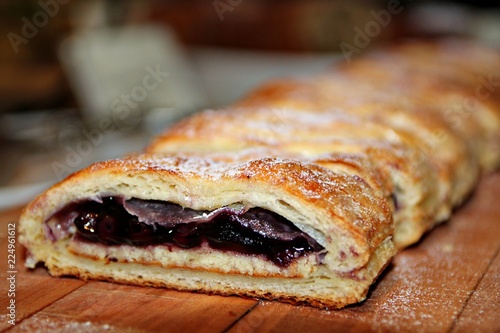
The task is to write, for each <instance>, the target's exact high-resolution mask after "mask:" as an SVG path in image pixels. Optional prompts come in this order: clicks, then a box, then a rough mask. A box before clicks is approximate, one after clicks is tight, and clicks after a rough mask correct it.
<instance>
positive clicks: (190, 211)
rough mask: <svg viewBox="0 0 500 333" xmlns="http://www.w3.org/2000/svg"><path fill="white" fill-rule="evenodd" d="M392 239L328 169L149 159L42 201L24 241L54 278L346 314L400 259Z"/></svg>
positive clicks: (380, 205)
mask: <svg viewBox="0 0 500 333" xmlns="http://www.w3.org/2000/svg"><path fill="white" fill-rule="evenodd" d="M232 159H233V160H232ZM332 184H338V186H332ZM360 203H362V205H360ZM40 221H43V223H40ZM393 228H394V227H393V223H392V218H391V215H390V210H389V209H388V204H387V201H386V199H385V198H384V197H383V196H381V195H380V194H379V193H378V194H377V192H376V191H375V190H373V189H372V188H371V187H370V186H369V185H368V184H367V183H366V182H365V181H364V180H363V179H360V178H359V177H354V176H348V175H346V174H341V173H335V172H333V171H331V170H329V169H325V168H323V167H321V166H319V165H317V164H310V163H307V162H299V161H296V160H286V159H280V158H271V157H266V158H258V159H254V160H249V161H234V158H231V157H229V155H228V156H226V157H225V158H222V155H220V154H219V155H218V159H210V158H199V157H189V156H186V157H180V156H168V155H166V156H159V155H148V154H143V155H138V156H133V157H129V158H126V159H120V160H112V161H106V162H100V163H96V164H94V165H92V166H90V167H88V168H87V169H84V170H82V171H80V172H78V173H76V174H74V175H73V176H71V177H69V178H68V179H66V180H65V181H63V182H61V183H59V184H57V185H56V186H54V187H53V188H51V189H49V190H48V191H47V192H46V193H44V194H43V195H41V196H39V197H38V198H37V199H36V200H35V201H33V202H32V203H31V204H30V205H29V206H28V207H27V208H26V209H25V211H24V212H23V215H22V217H21V234H22V235H21V242H22V243H23V244H24V245H25V246H26V247H28V248H29V249H30V252H31V257H32V259H31V260H30V263H31V265H34V264H35V263H36V262H44V263H45V265H46V266H47V267H48V269H49V271H50V273H51V274H53V275H55V276H61V275H75V276H78V277H80V278H83V279H102V280H110V281H116V282H123V283H130V284H137V285H148V286H149V285H151V286H163V287H168V288H175V289H180V290H196V291H202V292H207V293H219V294H244V295H249V296H255V297H261V298H266V299H280V300H285V299H286V300H289V301H291V302H299V303H308V304H313V305H316V306H322V307H332V308H338V307H342V306H345V305H347V304H351V303H353V302H357V301H360V300H362V299H363V298H364V296H365V294H366V292H367V289H368V287H369V286H370V285H371V284H372V283H373V281H374V279H376V277H377V276H378V274H379V273H380V271H381V270H382V269H383V268H384V267H385V265H386V264H387V262H388V261H389V260H390V258H391V257H392V256H393V255H394V254H395V247H394V244H393V242H392V240H391V234H392V232H393Z"/></svg>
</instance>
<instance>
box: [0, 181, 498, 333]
mask: <svg viewBox="0 0 500 333" xmlns="http://www.w3.org/2000/svg"><path fill="white" fill-rule="evenodd" d="M499 198H500V173H496V174H493V175H488V176H485V177H484V178H483V179H482V181H481V183H480V184H479V187H478V188H477V190H476V192H475V193H473V194H472V195H471V197H470V199H469V200H468V201H467V202H466V203H465V204H464V205H463V206H462V207H460V208H459V209H458V210H457V211H456V212H455V214H454V215H453V217H452V218H451V220H450V221H448V222H446V223H444V224H443V225H440V226H439V227H437V228H436V229H434V230H433V231H432V232H430V233H428V234H427V235H426V236H425V237H424V238H423V239H422V240H421V241H420V242H419V243H418V244H416V245H414V246H412V247H410V248H408V249H406V250H404V251H402V252H401V253H399V254H398V255H397V256H396V257H395V258H394V260H393V261H392V263H391V265H390V266H389V267H388V268H387V269H386V271H385V272H384V273H383V274H382V275H381V276H380V277H379V279H378V281H377V283H376V284H375V285H374V286H373V287H372V288H371V290H370V293H369V295H368V298H367V300H366V301H364V302H363V303H361V304H356V305H353V306H349V307H347V308H345V309H342V310H335V311H327V310H319V309H315V308H312V307H307V306H293V305H290V304H281V303H278V302H270V301H259V300H256V299H250V298H240V297H236V296H235V297H221V296H211V295H204V294H197V293H188V292H177V291H173V290H165V289H155V288H142V287H132V286H123V285H116V284H111V283H106V282H98V281H93V282H84V281H79V280H76V279H73V278H52V277H50V276H49V274H48V273H47V271H46V270H45V268H43V267H39V268H37V269H35V270H27V269H26V268H24V258H25V250H24V248H23V247H22V246H21V245H20V244H19V243H16V267H15V273H10V271H11V269H9V267H8V258H7V257H8V248H7V245H8V233H7V230H8V224H17V219H18V216H19V214H20V209H19V208H18V209H12V210H9V211H4V212H1V213H0V251H1V256H0V258H1V261H0V280H1V281H2V282H1V284H0V286H1V288H0V289H1V290H0V330H1V331H2V332H4V331H5V332H33V331H38V332H336V331H341V332H365V331H366V332H500V200H499ZM11 275H14V277H15V296H13V297H11V296H12V295H11V296H9V288H10V283H9V280H7V278H9V277H10V276H11ZM11 299H14V300H15V306H16V309H15V315H16V322H15V325H12V324H10V323H9V319H10V318H9V316H8V314H9V310H8V309H7V307H8V306H9V304H10V301H11Z"/></svg>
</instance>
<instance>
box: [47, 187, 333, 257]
mask: <svg viewBox="0 0 500 333" xmlns="http://www.w3.org/2000/svg"><path fill="white" fill-rule="evenodd" d="M55 218H56V220H57V221H58V222H57V223H58V224H57V226H58V228H61V226H65V227H64V228H69V227H70V225H71V223H74V225H75V226H76V229H77V237H78V238H80V239H84V240H87V241H91V242H98V243H102V244H107V245H120V244H127V245H134V246H148V245H169V246H178V247H180V248H195V247H200V246H202V245H204V244H207V245H208V246H210V247H211V248H214V249H220V250H224V251H236V252H240V253H245V254H252V255H263V256H265V257H266V258H267V259H269V260H271V261H272V262H274V263H275V264H276V265H279V266H282V267H287V266H288V265H290V263H291V262H292V261H293V260H295V259H297V258H299V257H301V256H304V255H306V254H308V253H311V252H320V251H321V250H323V247H322V246H321V245H319V244H318V243H317V242H316V241H315V240H314V239H312V238H311V237H310V236H309V235H307V234H306V233H304V232H302V231H301V230H299V229H298V228H297V227H296V226H295V225H293V224H292V223H291V222H290V221H288V220H286V219H285V218H284V217H282V216H280V215H278V214H275V213H273V212H271V211H268V210H265V209H262V208H251V209H248V210H247V209H245V208H244V207H243V206H238V205H233V206H227V207H223V208H220V209H217V210H214V211H196V210H192V209H189V208H183V207H181V206H179V205H177V204H173V203H169V202H164V201H156V200H141V199H130V200H123V199H121V198H118V197H108V198H103V199H102V201H101V202H97V201H92V200H88V201H84V202H78V203H72V204H69V205H68V206H66V207H65V208H63V209H62V210H61V211H60V212H58V213H57V214H56V215H55ZM48 229H49V232H50V233H51V236H53V234H54V233H53V230H52V229H53V226H48Z"/></svg>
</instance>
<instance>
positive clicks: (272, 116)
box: [20, 40, 500, 308]
mask: <svg viewBox="0 0 500 333" xmlns="http://www.w3.org/2000/svg"><path fill="white" fill-rule="evenodd" d="M457 50H460V52H457ZM497 74H500V55H499V54H498V52H495V51H491V50H487V49H484V48H482V47H479V46H477V45H475V44H471V43H469V42H463V41H454V40H447V41H443V42H441V43H424V42H413V43H407V44H402V45H398V46H395V47H391V48H387V49H384V50H379V51H375V52H372V53H370V54H368V55H365V56H363V57H360V58H359V59H356V60H354V61H352V62H351V63H349V64H342V65H339V66H335V67H334V68H332V69H329V70H328V71H325V72H324V73H322V74H321V75H316V76H313V77H310V78H303V79H294V80H292V79H287V80H277V81H274V82H269V83H267V84H265V85H263V86H261V87H260V88H258V89H256V90H254V91H253V92H250V93H249V94H248V95H247V96H246V97H244V98H242V99H241V100H240V101H237V102H236V103H234V104H233V105H230V106H228V107H227V108H225V109H221V110H205V111H203V112H200V113H197V114H195V115H193V116H191V117H189V118H187V119H185V120H183V121H181V122H179V123H177V124H175V125H174V126H172V127H171V128H169V129H168V130H166V131H165V132H164V133H163V134H162V135H159V136H158V137H156V138H155V139H154V140H153V142H151V144H150V145H149V146H148V147H147V148H146V153H144V154H138V155H133V156H130V157H127V158H123V159H116V160H111V161H104V162H100V163H96V164H93V165H92V166H90V167H88V168H86V169H84V170H82V171H80V172H78V173H75V174H74V175H72V176H70V177H68V178H67V179H66V180H65V181H63V182H61V183H60V184H57V185H55V186H54V187H52V188H51V189H49V190H48V191H47V192H45V193H44V194H42V195H40V196H39V197H38V198H37V199H35V200H34V201H33V202H32V203H31V204H30V205H29V206H28V207H27V208H26V209H25V210H24V212H23V214H22V218H21V238H20V239H21V241H22V242H23V244H25V245H26V246H27V247H28V248H29V249H30V251H31V252H32V254H33V260H32V263H34V262H36V261H43V262H45V264H46V266H47V267H48V268H49V270H50V272H51V274H53V275H56V276H60V275H65V274H70V275H75V276H79V277H81V278H84V279H103V280H108V281H114V282H120V283H129V284H138V285H150V286H160V287H168V288H175V289H180V290H198V291H202V292H207V293H217V294H223V295H228V294H239V295H249V296H256V297H261V298H267V299H278V300H282V301H289V302H294V303H302V302H305V303H308V304H311V305H313V306H319V307H333V308H339V307H343V306H345V305H347V304H350V303H353V302H358V301H360V300H362V299H363V298H364V297H365V295H366V293H367V290H368V288H369V286H370V285H371V283H372V282H373V281H374V280H375V279H376V277H377V276H378V274H379V273H380V272H381V270H383V268H384V267H385V266H386V265H387V264H388V262H389V261H390V259H391V257H392V256H393V255H394V254H395V252H396V250H395V249H396V248H399V249H402V248H404V247H406V246H408V245H411V244H413V243H415V242H417V241H418V240H419V239H420V237H421V236H422V235H423V234H424V233H425V232H426V231H427V230H429V229H431V228H432V227H433V226H434V225H436V224H437V223H439V222H442V221H444V220H446V219H447V218H448V217H449V216H450V214H451V212H452V209H453V208H454V207H456V206H457V205H458V204H460V203H461V202H462V201H463V200H464V198H465V197H466V196H467V195H468V194H469V193H470V192H471V191H472V189H473V188H474V186H475V184H476V181H477V178H478V177H479V175H480V174H481V173H482V172H488V171H490V170H493V169H495V168H497V167H498V165H499V164H500V87H499V89H496V85H495V84H496V83H495V82H496V81H495V82H494V83H492V84H490V85H489V86H487V87H485V83H484V82H485V81H486V82H487V81H488V80H490V81H491V80H492V75H497ZM496 77H498V76H496ZM478 78H479V81H478ZM481 80H482V81H481ZM103 195H120V196H123V197H125V198H132V197H134V198H140V199H155V200H165V201H170V202H174V203H177V204H180V205H182V206H184V207H189V208H192V209H202V210H205V209H206V210H211V209H215V208H219V207H222V206H225V205H230V204H234V203H243V204H245V205H247V206H250V207H263V208H265V209H269V210H271V211H274V212H276V213H278V214H280V215H282V216H284V217H285V218H287V219H289V220H290V221H292V222H293V223H294V224H295V225H296V226H297V227H298V228H299V229H301V230H302V231H304V232H306V233H308V234H309V235H310V236H312V237H313V238H315V239H316V240H317V241H318V243H320V244H321V245H322V246H323V247H324V248H325V253H326V254H325V255H324V258H323V259H319V256H314V255H309V256H306V257H303V258H300V259H299V260H297V261H296V262H294V263H293V264H292V265H291V266H290V267H288V268H280V267H277V266H276V265H274V264H272V263H270V262H268V261H266V260H265V259H263V258H260V257H258V256H248V255H242V254H238V253H224V252H221V251H217V250H210V249H208V248H200V249H191V250H189V251H184V250H179V251H171V250H168V249H165V248H162V247H161V246H158V247H154V248H153V249H139V248H137V247H131V246H128V247H127V246H119V247H107V246H100V245H98V244H89V243H82V242H79V241H78V240H77V239H74V238H71V237H68V238H65V239H61V240H58V241H56V242H54V243H52V241H49V240H48V239H47V237H46V235H45V232H44V228H43V224H42V223H43V222H44V221H46V220H47V219H50V217H51V216H52V215H53V214H54V212H56V211H57V210H58V209H60V208H61V207H62V206H63V205H65V204H67V203H69V202H73V201H76V200H80V199H86V198H95V197H100V196H103ZM110 258H113V260H110Z"/></svg>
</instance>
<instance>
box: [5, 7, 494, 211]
mask: <svg viewBox="0 0 500 333" xmlns="http://www.w3.org/2000/svg"><path fill="white" fill-rule="evenodd" d="M384 13H385V14H386V15H384ZM387 14H388V15H387ZM370 22H372V23H371V27H372V28H373V27H375V30H372V31H365V28H368V23H370ZM374 22H376V23H374ZM377 27H378V28H377ZM360 31H361V32H360ZM367 33H368V34H369V35H370V36H368V37H366V34H367ZM359 34H365V39H363V38H362V37H360V36H359ZM0 36H2V38H0V161H1V163H0V209H1V208H5V207H9V206H13V205H19V204H23V203H25V202H26V201H27V200H30V199H31V198H32V197H33V196H34V195H35V194H36V193H38V192H39V191H41V190H43V189H44V188H46V187H47V186H49V185H50V184H53V183H54V182H56V181H58V180H61V179H62V178H64V177H65V176H67V175H69V174H70V173H72V172H74V171H76V170H79V169H81V168H83V167H85V166H87V165H88V164H90V163H92V162H93V161H97V160H102V159H107V158H114V157H119V156H123V155H124V154H127V153H130V152H134V151H138V150H141V149H142V148H143V147H144V146H145V145H146V144H147V142H149V140H150V139H151V137H152V136H154V135H156V134H157V133H159V132H160V131H161V130H162V129H164V128H165V127H167V126H169V124H171V123H172V122H173V121H176V120H178V119H180V118H182V117H185V116H186V115H189V114H191V113H193V112H196V111H198V110H200V109H204V108H217V107H221V106H224V105H227V104H229V103H231V102H232V101H234V100H236V99H238V98H239V97H241V96H242V95H243V94H245V93H246V92H248V91H249V90H250V89H251V88H252V87H254V86H256V85H257V84H259V83H260V82H262V81H265V80H268V79H270V78H273V77H285V76H301V75H310V74H314V73H316V72H320V71H321V70H322V69H323V68H325V67H326V66H330V65H331V64H333V63H334V62H336V61H344V60H345V55H346V54H345V50H346V48H347V49H350V50H353V49H355V50H356V54H358V53H362V52H366V51H368V50H370V49H372V48H374V47H378V46H380V45H383V44H388V43H393V42H397V41H398V40H401V39H405V38H414V37H418V38H421V37H425V38H436V37H442V36H464V37H468V38H474V39H477V40H480V41H481V42H484V43H486V44H488V45H490V46H492V47H499V46H500V7H499V6H498V5H494V4H493V2H492V1H447V2H444V1H398V0H385V1H378V0H377V1H373V0H364V1H363V0H351V1H341V0H330V1H329V0H267V1H264V0H251V1H250V0H204V1H202V0H192V1H180V0H177V1H173V0H172V1H159V0H149V1H139V0H128V1H127V0H124V1H120V0H89V1H83V0H22V1H15V0H3V1H2V2H1V3H0ZM360 38H361V39H360ZM363 41H364V42H363Z"/></svg>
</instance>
